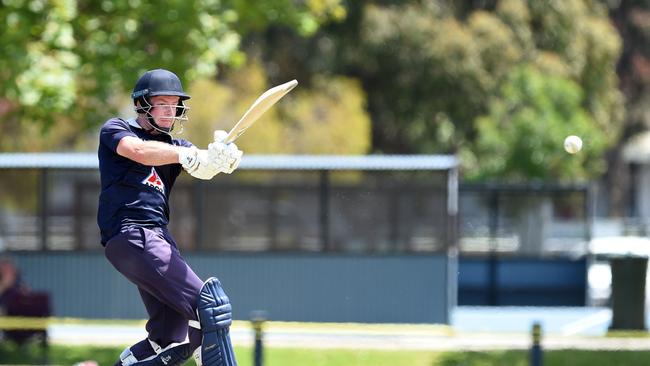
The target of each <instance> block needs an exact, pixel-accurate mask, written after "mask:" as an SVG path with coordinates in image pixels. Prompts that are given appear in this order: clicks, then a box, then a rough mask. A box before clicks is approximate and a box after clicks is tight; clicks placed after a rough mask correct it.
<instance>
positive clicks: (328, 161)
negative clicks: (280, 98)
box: [0, 153, 458, 170]
mask: <svg viewBox="0 0 650 366" xmlns="http://www.w3.org/2000/svg"><path fill="white" fill-rule="evenodd" d="M97 165H98V161H97V154H95V153H0V169H2V168H4V169H9V168H13V169H17V168H20V169H44V168H50V169H97ZM457 167H458V159H457V158H456V157H455V156H453V155H244V158H243V159H242V162H241V164H240V168H241V169H246V170H449V169H455V168H457Z"/></svg>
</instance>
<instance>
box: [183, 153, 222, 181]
mask: <svg viewBox="0 0 650 366" xmlns="http://www.w3.org/2000/svg"><path fill="white" fill-rule="evenodd" d="M178 162H179V163H180V164H181V166H182V167H183V169H185V171H186V172H188V173H189V174H190V175H191V176H193V177H194V178H199V179H205V180H209V179H212V177H214V176H215V175H217V173H219V170H218V169H217V166H216V165H215V164H213V163H212V161H210V158H209V156H208V150H199V149H197V148H196V147H194V146H192V147H188V148H183V149H181V150H180V151H179V153H178Z"/></svg>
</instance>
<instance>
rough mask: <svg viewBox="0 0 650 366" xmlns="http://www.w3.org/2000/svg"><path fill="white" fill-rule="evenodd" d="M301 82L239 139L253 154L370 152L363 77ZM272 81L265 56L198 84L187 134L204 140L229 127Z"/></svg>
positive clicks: (194, 139)
mask: <svg viewBox="0 0 650 366" xmlns="http://www.w3.org/2000/svg"><path fill="white" fill-rule="evenodd" d="M315 79H316V80H315V81H314V83H313V84H312V87H311V88H305V87H303V86H302V85H299V86H298V87H297V88H296V89H294V90H293V91H292V92H291V93H290V94H289V95H287V96H286V97H284V98H283V99H282V100H281V102H280V103H278V104H277V105H276V106H274V107H273V108H271V109H270V110H269V111H267V112H266V113H265V114H264V115H263V117H262V118H261V119H260V121H259V123H256V125H255V126H254V127H252V128H250V129H248V130H247V131H246V134H245V135H243V136H242V137H241V138H240V139H239V140H237V145H238V146H239V147H240V148H241V149H243V150H244V151H246V153H249V154H250V153H252V154H273V153H282V154H365V153H367V152H368V151H369V150H370V138H369V137H370V119H369V117H368V115H367V114H366V112H365V94H364V92H363V90H362V89H361V86H360V85H359V83H358V82H356V81H354V80H352V79H349V78H345V77H325V76H320V77H315ZM268 85H269V81H268V80H267V76H266V73H265V72H264V69H263V68H262V67H260V65H259V62H254V61H253V60H251V62H249V63H247V64H246V65H245V66H244V67H243V68H241V69H238V70H237V72H234V73H228V75H227V76H225V77H224V78H223V79H222V80H220V82H219V83H217V82H215V81H213V80H207V79H203V80H199V81H197V82H195V83H194V84H192V87H191V90H190V92H191V94H192V96H193V97H192V109H191V111H190V116H191V118H190V121H189V122H188V123H187V125H188V126H187V128H186V129H185V130H186V132H185V133H184V134H183V136H181V137H185V138H188V139H190V140H191V141H192V142H193V143H195V144H196V145H198V146H206V145H207V144H208V143H209V142H211V140H212V132H213V131H214V130H215V129H223V130H228V129H229V128H231V127H232V126H233V125H234V123H235V122H236V121H237V120H238V119H239V118H240V117H241V115H242V114H243V113H244V112H245V111H246V109H247V108H248V107H249V106H250V105H251V104H252V103H253V101H254V100H255V98H257V97H258V96H259V95H260V94H262V93H263V92H264V91H265V90H266V89H267V88H268Z"/></svg>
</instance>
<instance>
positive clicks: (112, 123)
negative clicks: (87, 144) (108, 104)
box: [99, 118, 138, 152]
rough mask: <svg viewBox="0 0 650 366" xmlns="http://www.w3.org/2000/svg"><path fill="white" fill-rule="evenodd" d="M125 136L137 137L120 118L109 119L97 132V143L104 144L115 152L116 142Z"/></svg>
mask: <svg viewBox="0 0 650 366" xmlns="http://www.w3.org/2000/svg"><path fill="white" fill-rule="evenodd" d="M126 136H134V137H138V136H137V135H136V134H135V133H133V131H131V129H130V128H129V125H128V123H127V122H126V121H123V120H121V119H117V118H114V119H110V120H108V121H107V122H106V123H104V125H103V126H102V128H101V130H100V132H99V143H100V144H103V145H105V146H106V147H108V148H109V149H111V150H112V151H113V152H117V144H119V143H120V140H121V139H122V138H123V137H126Z"/></svg>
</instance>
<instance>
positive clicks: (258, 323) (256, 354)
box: [251, 310, 266, 366]
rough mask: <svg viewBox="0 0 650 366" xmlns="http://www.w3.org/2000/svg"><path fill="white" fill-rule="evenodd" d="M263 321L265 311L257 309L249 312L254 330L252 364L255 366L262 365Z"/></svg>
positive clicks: (264, 319)
mask: <svg viewBox="0 0 650 366" xmlns="http://www.w3.org/2000/svg"><path fill="white" fill-rule="evenodd" d="M265 321H266V312H265V311H259V310H258V311H253V312H252V313H251V323H252V324H253V330H254V331H255V347H253V365H255V366H262V364H263V363H264V362H263V361H264V357H263V356H264V343H263V327H264V322H265Z"/></svg>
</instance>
